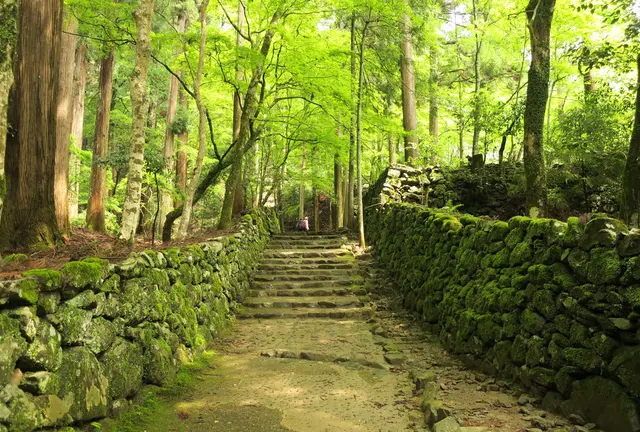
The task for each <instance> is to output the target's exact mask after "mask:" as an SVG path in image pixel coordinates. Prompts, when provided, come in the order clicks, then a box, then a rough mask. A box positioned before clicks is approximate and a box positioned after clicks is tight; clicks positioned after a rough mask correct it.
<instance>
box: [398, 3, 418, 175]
mask: <svg viewBox="0 0 640 432" xmlns="http://www.w3.org/2000/svg"><path fill="white" fill-rule="evenodd" d="M404 4H405V8H406V9H409V0H404ZM411 32H412V29H411V18H410V17H409V13H408V12H405V14H404V18H403V23H402V46H401V49H402V57H401V59H400V77H401V79H402V123H403V126H404V158H405V161H406V163H407V164H408V165H411V166H413V165H415V164H416V163H417V162H418V157H419V151H418V134H417V133H416V132H417V130H418V114H417V112H416V77H415V74H414V70H413V40H412V36H411Z"/></svg>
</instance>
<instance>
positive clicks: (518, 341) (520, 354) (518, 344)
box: [511, 335, 528, 365]
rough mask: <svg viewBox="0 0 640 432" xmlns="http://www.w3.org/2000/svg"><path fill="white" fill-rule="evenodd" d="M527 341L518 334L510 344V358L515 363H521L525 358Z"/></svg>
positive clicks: (523, 362)
mask: <svg viewBox="0 0 640 432" xmlns="http://www.w3.org/2000/svg"><path fill="white" fill-rule="evenodd" d="M527 350H528V343H527V339H526V338H525V337H524V336H521V335H518V336H516V338H515V339H514V341H513V345H512V346H511V359H512V360H513V363H515V364H516V365H523V364H525V362H526V359H527Z"/></svg>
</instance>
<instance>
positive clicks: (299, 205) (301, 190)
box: [298, 143, 307, 220]
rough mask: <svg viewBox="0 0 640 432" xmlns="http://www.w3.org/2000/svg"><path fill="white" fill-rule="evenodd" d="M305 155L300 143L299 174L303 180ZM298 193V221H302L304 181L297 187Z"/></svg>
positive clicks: (305, 162) (304, 147)
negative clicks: (300, 160)
mask: <svg viewBox="0 0 640 432" xmlns="http://www.w3.org/2000/svg"><path fill="white" fill-rule="evenodd" d="M306 157H307V154H306V146H305V144H304V143H302V167H301V170H300V173H301V175H302V177H303V178H304V171H305V170H306V169H307V159H306ZM299 191H300V193H299V194H298V220H302V219H304V204H305V196H304V191H305V187H304V181H302V182H300V186H299Z"/></svg>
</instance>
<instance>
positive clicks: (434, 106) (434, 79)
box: [429, 48, 439, 150]
mask: <svg viewBox="0 0 640 432" xmlns="http://www.w3.org/2000/svg"><path fill="white" fill-rule="evenodd" d="M429 135H431V141H432V143H433V148H434V150H435V149H437V148H438V138H439V131H438V52H437V50H436V49H435V48H433V49H432V50H431V69H430V73H429Z"/></svg>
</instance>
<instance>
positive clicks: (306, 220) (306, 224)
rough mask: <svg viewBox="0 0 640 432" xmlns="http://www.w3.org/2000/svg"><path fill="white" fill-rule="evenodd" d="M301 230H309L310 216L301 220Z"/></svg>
mask: <svg viewBox="0 0 640 432" xmlns="http://www.w3.org/2000/svg"><path fill="white" fill-rule="evenodd" d="M300 222H301V223H300V230H301V231H309V216H307V217H305V218H304V219H303V220H302V221H300Z"/></svg>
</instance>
